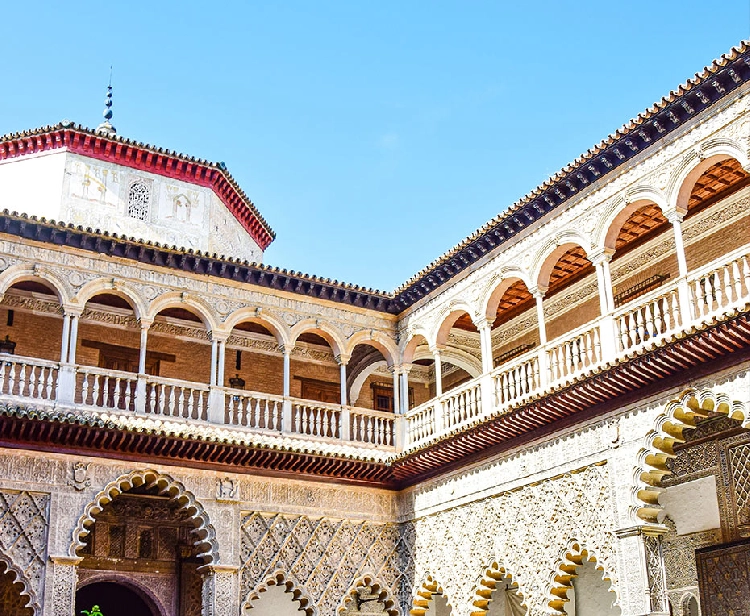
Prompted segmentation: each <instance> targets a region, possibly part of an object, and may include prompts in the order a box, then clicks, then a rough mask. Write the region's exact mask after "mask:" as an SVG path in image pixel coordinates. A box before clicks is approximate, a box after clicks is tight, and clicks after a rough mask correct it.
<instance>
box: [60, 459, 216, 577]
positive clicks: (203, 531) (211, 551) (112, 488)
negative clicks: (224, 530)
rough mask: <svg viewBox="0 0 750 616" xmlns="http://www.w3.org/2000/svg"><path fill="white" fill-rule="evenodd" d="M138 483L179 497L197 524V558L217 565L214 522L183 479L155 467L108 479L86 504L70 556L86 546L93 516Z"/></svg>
mask: <svg viewBox="0 0 750 616" xmlns="http://www.w3.org/2000/svg"><path fill="white" fill-rule="evenodd" d="M139 486H145V487H146V488H152V487H155V488H157V489H158V490H159V493H160V494H162V495H164V496H169V497H170V498H171V499H174V500H176V501H177V502H178V503H179V504H180V505H181V509H182V510H185V511H186V512H187V513H188V515H189V519H190V522H191V523H192V524H193V526H194V527H195V528H194V529H193V531H192V532H193V534H194V535H195V537H196V540H195V543H194V545H195V546H196V547H198V549H199V554H198V558H201V559H202V560H203V563H204V565H211V564H218V562H219V548H218V543H217V541H216V531H215V530H214V527H213V526H212V525H211V522H210V520H209V517H208V514H207V513H206V510H205V509H204V508H203V505H201V504H200V503H199V502H198V501H197V500H196V498H195V496H194V495H193V494H192V492H189V491H188V490H187V489H185V486H184V485H182V483H181V482H179V481H176V480H175V479H173V478H172V477H170V476H169V475H165V474H163V473H160V472H159V471H156V470H153V469H146V470H138V471H132V472H130V473H128V474H127V475H121V476H120V477H118V478H117V479H115V480H114V481H111V482H109V483H108V484H107V485H106V486H105V487H104V489H103V490H102V491H101V492H99V493H98V494H97V495H96V496H95V497H94V500H92V501H91V502H89V504H88V505H86V507H85V509H84V511H83V514H82V515H81V517H80V518H79V519H78V523H77V524H76V527H75V530H74V531H73V538H72V541H71V544H70V549H69V553H70V556H71V557H75V555H76V551H78V550H79V549H80V548H81V547H83V537H85V536H86V535H87V534H88V533H89V527H90V526H91V525H92V524H93V523H94V522H95V520H94V516H96V515H97V514H98V513H99V512H101V510H102V509H103V507H104V506H105V505H106V504H107V503H109V502H111V501H112V500H113V499H114V498H116V497H117V496H119V495H120V494H122V493H123V492H127V491H128V490H130V489H132V488H135V487H139Z"/></svg>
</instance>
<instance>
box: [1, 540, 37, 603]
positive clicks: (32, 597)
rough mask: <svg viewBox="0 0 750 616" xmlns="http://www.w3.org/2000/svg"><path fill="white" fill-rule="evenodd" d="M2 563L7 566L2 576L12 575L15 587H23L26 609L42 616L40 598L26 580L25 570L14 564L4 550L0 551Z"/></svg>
mask: <svg viewBox="0 0 750 616" xmlns="http://www.w3.org/2000/svg"><path fill="white" fill-rule="evenodd" d="M0 563H2V564H3V565H5V573H4V574H0V575H12V576H15V578H14V579H13V582H12V583H13V585H16V584H19V585H20V586H21V590H20V594H21V597H26V599H27V601H26V605H25V607H27V608H31V610H32V611H33V612H34V616H40V615H41V613H42V607H41V605H40V604H39V597H37V596H36V593H35V592H34V590H33V589H32V588H31V585H30V584H29V581H28V580H27V579H26V575H25V574H24V572H23V570H21V569H20V568H19V567H17V566H16V565H14V564H13V561H12V560H11V559H10V557H9V556H7V555H6V554H5V553H4V552H3V551H2V550H0Z"/></svg>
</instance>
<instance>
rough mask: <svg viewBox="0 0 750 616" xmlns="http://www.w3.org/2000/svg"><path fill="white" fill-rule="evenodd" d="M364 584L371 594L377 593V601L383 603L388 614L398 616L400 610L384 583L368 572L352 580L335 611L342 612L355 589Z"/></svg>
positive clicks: (353, 594) (352, 596)
mask: <svg viewBox="0 0 750 616" xmlns="http://www.w3.org/2000/svg"><path fill="white" fill-rule="evenodd" d="M364 586H369V587H370V588H371V589H372V592H373V594H377V596H378V601H379V602H380V603H382V604H383V607H384V608H385V611H386V612H388V616H399V614H400V613H401V611H400V610H399V609H398V605H397V603H396V601H395V600H394V599H393V597H391V594H390V593H389V592H388V589H387V587H386V586H385V584H382V583H381V582H380V581H379V580H378V579H377V578H376V577H375V576H374V575H369V574H366V575H363V576H362V577H360V578H358V579H357V580H356V581H355V582H354V584H353V585H352V587H351V589H350V590H349V592H347V593H346V594H345V595H344V596H343V597H342V599H341V603H340V604H339V607H338V608H337V609H336V613H337V614H342V613H343V612H344V611H345V610H346V608H347V606H348V605H349V604H350V603H351V602H352V600H353V599H354V597H355V596H356V595H357V590H358V589H360V588H362V587H364Z"/></svg>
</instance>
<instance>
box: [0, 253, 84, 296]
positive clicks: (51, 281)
mask: <svg viewBox="0 0 750 616" xmlns="http://www.w3.org/2000/svg"><path fill="white" fill-rule="evenodd" d="M27 280H31V281H35V282H39V281H41V282H43V283H47V284H48V285H49V286H50V287H52V290H53V291H54V292H55V293H56V294H57V299H58V300H59V301H60V304H61V305H63V306H65V305H67V304H69V303H70V302H71V301H72V297H73V288H72V287H71V286H70V285H69V284H68V282H67V281H65V280H63V279H62V278H60V277H59V276H57V274H55V273H54V272H52V271H50V270H49V269H47V268H46V267H40V266H38V265H32V264H29V263H19V264H16V265H11V266H10V267H9V268H8V269H6V270H5V271H4V272H3V273H2V274H0V295H2V294H3V293H5V292H6V291H7V290H8V289H9V288H10V287H12V286H13V285H14V284H16V283H18V282H25V281H27Z"/></svg>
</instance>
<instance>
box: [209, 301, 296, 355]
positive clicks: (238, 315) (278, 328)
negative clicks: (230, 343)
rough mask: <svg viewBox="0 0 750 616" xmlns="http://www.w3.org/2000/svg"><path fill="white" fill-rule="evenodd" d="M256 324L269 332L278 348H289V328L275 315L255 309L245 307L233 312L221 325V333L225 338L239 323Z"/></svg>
mask: <svg viewBox="0 0 750 616" xmlns="http://www.w3.org/2000/svg"><path fill="white" fill-rule="evenodd" d="M248 322H250V323H258V324H259V325H262V326H263V327H265V328H266V329H267V330H268V331H270V332H271V333H272V334H273V336H274V338H276V342H277V343H278V345H279V346H289V344H291V335H290V331H289V327H288V326H287V324H286V323H284V321H283V320H282V319H281V318H279V317H278V316H276V315H275V314H273V313H271V312H268V311H266V310H262V311H261V310H259V309H257V308H251V307H249V306H245V307H244V308H240V309H239V310H235V311H234V312H232V313H231V314H230V315H229V316H227V318H226V319H224V322H223V323H222V324H221V328H220V329H221V331H222V332H223V333H225V334H226V335H227V336H228V335H230V334H231V333H232V330H233V329H234V328H235V327H237V326H238V325H240V324H241V323H248Z"/></svg>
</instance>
